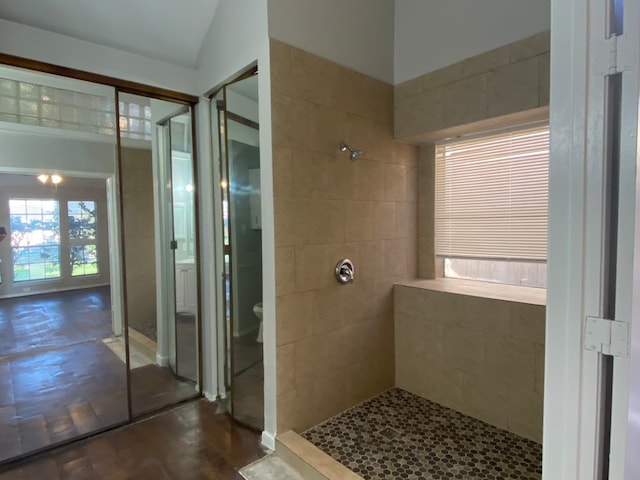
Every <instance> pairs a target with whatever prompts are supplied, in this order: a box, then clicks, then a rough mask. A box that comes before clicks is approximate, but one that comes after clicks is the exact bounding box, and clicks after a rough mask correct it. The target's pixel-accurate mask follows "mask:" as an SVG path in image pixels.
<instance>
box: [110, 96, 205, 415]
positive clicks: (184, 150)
mask: <svg viewBox="0 0 640 480" xmlns="http://www.w3.org/2000/svg"><path fill="white" fill-rule="evenodd" d="M119 111H120V127H121V129H122V131H123V132H125V131H126V132H127V135H126V136H125V135H122V138H121V161H122V189H123V200H122V202H123V217H122V218H123V229H124V233H125V237H126V239H127V241H126V248H125V277H126V282H125V284H126V298H127V304H126V306H127V319H128V336H129V358H130V369H131V371H130V372H131V373H130V379H131V404H132V412H133V414H134V415H140V414H144V413H148V412H151V411H154V410H157V409H158V408H161V407H164V406H167V405H171V404H173V403H176V402H179V401H182V400H185V399H187V398H191V397H194V396H196V395H198V358H199V354H198V345H197V341H198V337H197V335H198V318H197V305H198V298H197V292H198V283H197V267H196V265H197V259H196V247H197V246H196V234H195V205H194V195H195V182H194V176H193V167H194V163H193V157H192V142H191V113H190V110H189V109H188V107H184V106H183V105H179V104H174V103H170V102H165V101H160V100H156V99H150V98H147V97H141V96H134V95H127V94H121V95H120V96H119ZM154 179H155V180H156V183H155V185H156V188H155V189H154Z"/></svg>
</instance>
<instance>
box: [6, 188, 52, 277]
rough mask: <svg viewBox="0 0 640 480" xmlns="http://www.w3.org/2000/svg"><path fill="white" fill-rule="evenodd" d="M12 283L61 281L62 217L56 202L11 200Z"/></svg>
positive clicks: (46, 200)
mask: <svg viewBox="0 0 640 480" xmlns="http://www.w3.org/2000/svg"><path fill="white" fill-rule="evenodd" d="M9 219H10V232H11V254H12V259H13V280H14V281H15V282H24V281H29V280H46V279H55V278H60V214H59V205H58V201H57V200H51V199H16V198H13V199H11V200H9Z"/></svg>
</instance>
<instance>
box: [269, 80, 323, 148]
mask: <svg viewBox="0 0 640 480" xmlns="http://www.w3.org/2000/svg"><path fill="white" fill-rule="evenodd" d="M313 113H314V109H313V104H312V103H309V102H305V101H302V100H295V99H293V98H291V97H287V96H285V95H282V94H279V93H275V92H273V93H272V95H271V126H272V138H273V146H274V147H281V148H282V147H284V148H304V147H305V146H306V145H310V144H312V143H313V142H314V140H315V136H314V132H313V128H309V127H313V126H314V124H313V123H312V122H313ZM304 125H306V126H307V128H302V127H301V126H304Z"/></svg>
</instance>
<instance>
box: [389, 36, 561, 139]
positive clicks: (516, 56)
mask: <svg viewBox="0 0 640 480" xmlns="http://www.w3.org/2000/svg"><path fill="white" fill-rule="evenodd" d="M548 52H549V33H548V32H544V33H542V34H539V35H535V36H533V37H530V38H528V39H524V40H522V41H519V42H515V43H513V44H509V45H505V46H503V47H500V48H497V49H495V50H491V51H489V52H485V53H483V54H480V55H477V56H474V57H471V58H468V59H466V60H463V61H461V62H458V63H455V64H453V65H449V66H447V67H445V68H442V69H440V70H437V71H435V72H431V73H428V74H426V75H423V76H421V77H417V78H414V79H411V80H409V81H407V82H404V83H403V84H400V85H397V86H396V88H395V90H396V91H395V97H394V98H395V103H394V108H395V112H394V116H395V123H394V132H395V137H396V138H397V139H407V140H411V141H415V142H418V141H424V139H425V138H437V136H438V135H442V138H445V137H446V136H450V135H452V134H456V133H455V132H454V131H453V130H452V129H454V128H460V127H462V126H465V125H469V124H474V123H475V122H477V121H482V120H485V119H493V118H495V117H499V116H503V115H507V114H514V113H519V112H522V111H525V110H529V109H534V108H537V107H538V106H544V105H548V103H549V100H548V97H549V89H548V81H547V82H543V80H542V79H543V78H547V77H548ZM538 60H540V64H541V65H540V68H539V70H540V72H539V73H538V72H536V71H535V70H536V66H535V64H536V62H538ZM543 62H546V63H545V64H544V65H543V64H542V63H543ZM474 77H478V78H484V77H486V79H487V83H486V92H487V94H486V96H485V95H483V94H481V93H478V92H482V91H483V87H482V84H481V80H476V81H475V82H471V78H474ZM539 77H540V78H539ZM421 83H422V85H421ZM494 128H495V127H494Z"/></svg>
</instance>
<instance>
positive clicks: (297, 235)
mask: <svg viewBox="0 0 640 480" xmlns="http://www.w3.org/2000/svg"><path fill="white" fill-rule="evenodd" d="M273 207H274V223H275V237H276V238H275V240H276V246H278V247H280V246H289V245H296V244H299V243H302V242H303V234H304V230H303V221H304V217H303V218H300V214H301V213H302V212H301V211H300V209H299V208H298V207H299V202H297V201H295V200H291V199H281V198H277V197H276V198H274V202H273Z"/></svg>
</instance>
